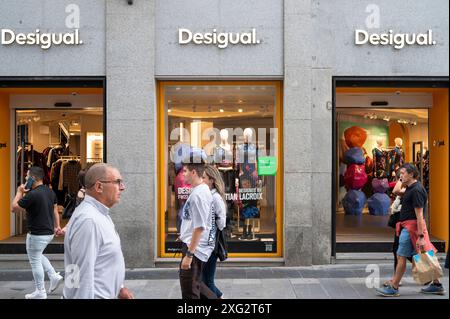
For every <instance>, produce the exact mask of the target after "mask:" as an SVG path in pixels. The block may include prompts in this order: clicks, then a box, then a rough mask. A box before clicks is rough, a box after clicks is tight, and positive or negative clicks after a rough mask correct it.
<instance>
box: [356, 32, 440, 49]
mask: <svg viewBox="0 0 450 319" xmlns="http://www.w3.org/2000/svg"><path fill="white" fill-rule="evenodd" d="M367 43H369V44H371V45H383V46H384V45H390V46H393V47H394V48H395V49H397V50H400V49H402V48H404V47H405V46H406V45H420V46H430V45H436V41H434V40H433V30H428V31H427V32H426V33H394V31H393V30H389V31H388V32H386V33H372V34H369V32H367V31H365V30H355V44H356V45H364V44H367Z"/></svg>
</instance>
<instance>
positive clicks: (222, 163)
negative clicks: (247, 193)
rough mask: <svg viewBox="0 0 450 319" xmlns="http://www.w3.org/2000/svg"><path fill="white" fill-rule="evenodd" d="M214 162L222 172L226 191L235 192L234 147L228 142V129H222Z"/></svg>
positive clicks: (215, 150) (215, 149)
mask: <svg viewBox="0 0 450 319" xmlns="http://www.w3.org/2000/svg"><path fill="white" fill-rule="evenodd" d="M214 163H215V165H216V166H217V168H218V169H219V171H220V173H221V174H222V179H223V181H224V183H225V192H226V193H234V192H235V191H236V190H235V188H234V179H235V178H236V173H235V171H234V159H233V148H232V147H231V145H230V144H229V143H228V130H226V129H222V130H220V144H219V145H218V146H216V147H215V148H214Z"/></svg>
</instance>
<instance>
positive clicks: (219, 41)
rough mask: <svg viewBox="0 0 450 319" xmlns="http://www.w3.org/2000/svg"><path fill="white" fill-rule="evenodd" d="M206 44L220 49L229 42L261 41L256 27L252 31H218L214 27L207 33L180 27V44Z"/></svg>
mask: <svg viewBox="0 0 450 319" xmlns="http://www.w3.org/2000/svg"><path fill="white" fill-rule="evenodd" d="M191 42H193V43H195V44H205V45H215V46H217V47H218V48H220V49H224V48H226V47H228V45H229V44H233V45H236V44H244V45H249V44H260V43H261V41H260V40H259V39H257V37H256V29H252V30H251V31H250V32H242V33H239V32H219V33H218V32H217V29H213V31H212V32H206V33H201V32H198V33H193V32H192V31H191V30H189V29H178V43H179V44H188V43H191Z"/></svg>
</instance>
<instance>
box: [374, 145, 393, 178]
mask: <svg viewBox="0 0 450 319" xmlns="http://www.w3.org/2000/svg"><path fill="white" fill-rule="evenodd" d="M372 155H373V162H374V163H373V176H374V177H375V178H387V177H388V176H389V164H388V163H389V160H388V153H387V152H386V151H383V150H380V149H378V148H374V149H373V150H372Z"/></svg>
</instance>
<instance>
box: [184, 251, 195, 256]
mask: <svg viewBox="0 0 450 319" xmlns="http://www.w3.org/2000/svg"><path fill="white" fill-rule="evenodd" d="M186 257H187V258H193V257H194V252H193V251H189V250H188V251H186Z"/></svg>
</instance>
